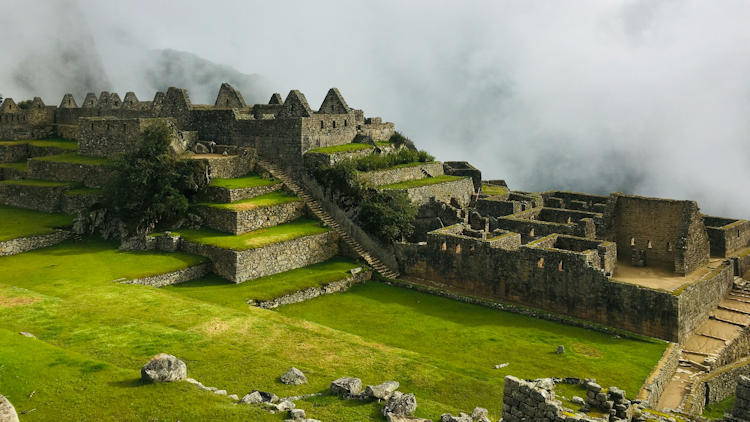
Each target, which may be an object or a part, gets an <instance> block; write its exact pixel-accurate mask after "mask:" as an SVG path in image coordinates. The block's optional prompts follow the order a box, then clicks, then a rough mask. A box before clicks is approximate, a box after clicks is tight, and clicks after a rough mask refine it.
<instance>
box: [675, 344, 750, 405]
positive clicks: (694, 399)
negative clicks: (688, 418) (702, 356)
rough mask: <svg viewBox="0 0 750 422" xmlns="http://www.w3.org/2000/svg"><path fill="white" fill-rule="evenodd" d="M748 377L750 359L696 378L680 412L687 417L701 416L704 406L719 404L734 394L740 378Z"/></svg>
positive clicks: (749, 374)
mask: <svg viewBox="0 0 750 422" xmlns="http://www.w3.org/2000/svg"><path fill="white" fill-rule="evenodd" d="M742 375H744V376H750V357H746V358H744V359H741V360H738V361H737V362H734V363H732V364H730V365H726V366H724V367H721V368H718V369H716V370H714V371H711V372H710V373H709V374H706V375H704V376H702V377H700V378H698V379H697V380H696V381H695V382H694V383H693V388H692V390H691V392H690V394H689V395H688V396H687V397H686V398H685V400H684V401H683V404H682V411H683V412H685V413H686V414H688V415H701V414H702V413H703V410H704V409H705V407H706V405H708V404H711V403H716V402H720V401H722V400H724V399H726V398H727V397H729V396H731V395H733V394H735V389H736V388H737V380H738V379H739V377H740V376H742Z"/></svg>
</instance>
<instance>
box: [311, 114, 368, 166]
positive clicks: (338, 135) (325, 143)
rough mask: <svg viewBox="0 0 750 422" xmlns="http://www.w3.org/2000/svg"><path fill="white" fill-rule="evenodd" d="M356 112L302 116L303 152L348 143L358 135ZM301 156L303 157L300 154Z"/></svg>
mask: <svg viewBox="0 0 750 422" xmlns="http://www.w3.org/2000/svg"><path fill="white" fill-rule="evenodd" d="M356 119H357V117H356V115H355V113H353V112H350V113H347V114H322V113H315V114H314V115H313V116H311V117H309V118H302V124H301V129H302V133H301V135H302V151H301V152H302V153H304V152H306V151H307V150H310V149H313V148H320V147H330V146H334V145H343V144H348V143H350V142H352V141H353V140H354V137H355V136H357V124H358V122H357V121H356ZM300 158H302V157H301V156H300Z"/></svg>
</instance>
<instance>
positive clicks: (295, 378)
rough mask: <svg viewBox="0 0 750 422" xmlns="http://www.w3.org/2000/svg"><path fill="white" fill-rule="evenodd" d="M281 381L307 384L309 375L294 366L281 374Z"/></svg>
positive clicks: (292, 383) (291, 383)
mask: <svg viewBox="0 0 750 422" xmlns="http://www.w3.org/2000/svg"><path fill="white" fill-rule="evenodd" d="M281 382H282V383H284V384H289V385H300V384H307V377H306V376H305V374H303V373H302V371H300V370H299V369H297V368H295V367H292V368H290V369H289V370H288V371H286V372H285V373H284V374H283V375H282V376H281Z"/></svg>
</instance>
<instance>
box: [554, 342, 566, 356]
mask: <svg viewBox="0 0 750 422" xmlns="http://www.w3.org/2000/svg"><path fill="white" fill-rule="evenodd" d="M555 353H557V354H558V355H562V354H563V353H565V346H563V345H562V344H561V345H559V346H557V352H555Z"/></svg>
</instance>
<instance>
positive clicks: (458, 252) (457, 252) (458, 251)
mask: <svg viewBox="0 0 750 422" xmlns="http://www.w3.org/2000/svg"><path fill="white" fill-rule="evenodd" d="M456 255H461V245H460V244H458V245H456Z"/></svg>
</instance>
